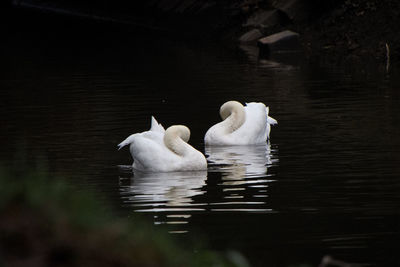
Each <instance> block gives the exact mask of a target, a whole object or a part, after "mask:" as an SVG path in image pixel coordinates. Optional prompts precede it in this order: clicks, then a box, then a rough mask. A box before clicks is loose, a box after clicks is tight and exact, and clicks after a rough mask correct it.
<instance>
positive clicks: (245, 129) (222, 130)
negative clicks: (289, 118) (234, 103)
mask: <svg viewBox="0 0 400 267" xmlns="http://www.w3.org/2000/svg"><path fill="white" fill-rule="evenodd" d="M244 111H245V121H244V122H243V124H242V125H241V126H240V127H239V128H238V129H236V130H235V131H233V132H229V131H228V130H227V128H226V123H225V121H222V122H220V123H217V124H216V125H214V126H212V127H211V128H210V129H209V130H208V131H207V133H206V135H205V138H204V141H205V143H206V144H207V145H253V144H262V143H265V142H266V141H267V140H268V138H269V132H270V125H269V123H268V120H269V118H270V117H268V107H266V106H265V105H264V104H263V103H256V102H251V103H248V104H246V106H245V107H244ZM270 119H271V121H275V120H274V119H272V118H270ZM275 122H276V121H275Z"/></svg>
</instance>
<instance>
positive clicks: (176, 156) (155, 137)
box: [118, 117, 207, 172]
mask: <svg viewBox="0 0 400 267" xmlns="http://www.w3.org/2000/svg"><path fill="white" fill-rule="evenodd" d="M189 137H190V130H189V128H187V127H186V126H184V125H173V126H171V127H169V128H168V129H167V130H164V127H162V125H161V124H158V122H157V121H156V119H155V118H154V117H152V118H151V128H150V130H149V131H145V132H142V133H136V134H132V135H131V136H129V137H128V138H126V139H125V140H124V141H123V142H121V143H120V144H119V145H118V147H119V149H121V148H123V147H124V146H127V145H130V152H131V155H132V158H133V165H132V167H133V169H136V170H139V171H143V172H173V171H198V170H206V169H207V161H206V158H205V157H204V155H203V154H202V153H201V152H200V151H198V150H196V149H195V148H193V147H192V146H191V145H189V144H188V143H187V141H188V140H189Z"/></svg>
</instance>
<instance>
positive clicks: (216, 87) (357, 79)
mask: <svg viewBox="0 0 400 267" xmlns="http://www.w3.org/2000/svg"><path fill="white" fill-rule="evenodd" d="M127 35H129V36H127ZM243 49H244V50H242V49H232V48H227V47H226V46H224V45H222V44H218V43H213V42H205V43H204V42H203V43H201V44H198V43H195V42H187V41H179V40H176V39H173V38H169V39H168V38H164V37H160V36H156V35H144V34H143V33H136V32H128V33H123V34H121V33H107V34H104V33H102V34H99V33H96V32H94V33H93V32H90V33H88V34H87V35H86V34H80V35H79V36H75V35H74V34H73V32H68V33H65V34H64V33H61V34H55V33H49V32H40V33H36V32H32V31H30V30H29V31H22V32H21V33H15V34H12V35H11V37H10V38H9V39H8V40H7V41H6V43H5V44H3V49H2V60H1V62H0V66H1V75H0V77H1V80H0V86H1V92H0V103H1V104H0V114H1V117H2V118H1V131H0V139H1V144H0V145H1V150H0V159H1V161H2V162H3V163H5V164H8V163H10V164H16V165H17V166H18V165H20V166H25V165H23V163H22V162H18V161H17V162H15V160H14V158H15V155H18V154H21V153H22V154H23V155H24V156H23V157H22V158H24V159H25V160H27V161H28V165H29V163H30V161H35V160H37V158H38V157H39V158H41V157H44V158H47V160H48V165H49V169H50V171H51V172H52V173H57V174H58V173H60V174H63V175H64V176H67V177H69V179H71V181H72V182H73V183H75V184H77V185H78V186H80V187H82V188H91V189H94V190H95V191H96V192H97V194H96V195H97V196H98V197H99V199H101V200H102V201H104V203H107V204H111V205H112V206H113V207H114V208H115V210H116V211H118V212H120V214H121V216H126V217H129V215H130V214H133V213H139V214H142V215H143V216H145V217H147V218H148V219H149V222H150V223H153V224H154V225H155V227H165V228H166V230H167V231H169V232H170V233H171V234H172V235H174V236H176V237H177V238H178V239H181V240H185V239H191V238H194V239H197V238H201V239H207V240H208V242H209V247H211V248H216V249H221V250H223V251H226V250H237V251H240V252H241V253H243V255H245V256H246V257H247V258H248V259H249V261H250V263H251V264H252V265H254V266H298V265H300V264H309V265H311V266H317V265H318V263H319V262H320V261H321V258H322V257H323V256H324V255H327V254H329V255H333V256H334V257H336V258H338V259H341V260H345V261H348V262H353V263H354V262H355V263H363V264H367V265H372V266H396V265H400V260H399V258H398V253H397V252H398V248H397V247H396V244H397V243H398V241H399V237H400V234H399V233H400V223H399V218H400V217H399V215H400V194H399V193H400V177H399V175H400V164H399V163H400V139H399V136H400V115H399V114H400V105H399V95H400V79H399V78H398V77H399V74H400V72H399V71H398V70H397V69H396V68H392V69H391V70H390V72H389V73H386V72H385V67H384V66H380V65H372V66H371V65H367V64H347V65H340V64H339V67H338V66H337V65H330V64H329V63H327V62H323V61H320V60H318V61H317V60H309V59H306V58H302V57H298V56H299V55H289V56H288V55H286V56H285V58H286V59H285V60H283V61H282V62H283V63H282V62H281V63H277V62H276V61H257V60H255V59H256V58H255V57H254V55H252V53H253V52H252V49H251V48H243ZM290 57H295V58H294V59H292V60H289V61H288V60H287V58H290ZM232 99H235V100H238V101H241V102H251V101H260V102H264V103H266V104H267V105H268V106H269V107H270V115H271V116H272V117H274V118H275V119H277V120H278V121H279V124H278V125H277V126H276V127H273V128H272V132H271V143H270V144H269V145H265V146H253V147H241V148H236V147H227V148H207V149H205V148H204V144H203V136H204V133H205V132H206V130H207V129H208V128H209V127H210V126H211V125H212V124H214V123H216V122H218V121H219V120H220V119H219V115H218V109H219V106H220V105H221V104H222V103H224V102H225V101H227V100H232ZM151 115H154V116H155V117H156V118H157V120H158V121H159V122H160V123H162V124H163V125H164V126H170V125H172V124H185V125H187V126H188V127H189V128H190V129H191V132H192V136H191V140H190V143H191V144H192V145H193V146H194V147H196V148H198V149H199V150H201V151H203V152H205V153H206V154H207V155H209V168H208V171H207V172H196V173H174V174H151V175H140V174H136V175H133V174H132V172H131V171H130V170H129V168H128V167H129V165H130V164H131V163H132V160H131V157H130V154H129V151H128V149H123V150H121V151H117V149H116V145H117V144H118V143H119V142H120V141H122V140H123V139H124V138H126V137H127V136H128V135H130V134H131V133H134V132H141V131H144V130H147V129H148V128H149V127H150V116H151ZM21 151H22V152H21Z"/></svg>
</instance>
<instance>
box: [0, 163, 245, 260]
mask: <svg viewBox="0 0 400 267" xmlns="http://www.w3.org/2000/svg"><path fill="white" fill-rule="evenodd" d="M229 258H231V257H229V255H227V256H225V255H222V254H220V253H218V252H214V251H209V250H200V251H199V250H197V251H196V252H193V249H191V248H188V247H186V248H182V247H181V246H179V244H177V242H176V241H175V240H173V239H172V238H171V236H169V235H167V234H166V233H165V232H162V231H161V230H155V229H154V227H151V225H148V224H146V223H145V222H144V221H142V220H139V219H138V218H136V217H133V218H132V217H131V218H129V220H128V219H124V218H120V217H118V216H115V215H113V213H112V212H111V210H110V209H108V208H106V207H104V205H100V203H98V202H97V201H96V200H95V198H94V197H93V195H92V194H91V193H89V192H86V191H85V190H82V189H80V188H76V187H74V186H73V185H71V184H68V183H67V182H66V181H65V179H62V178H60V177H50V176H49V174H48V172H47V171H46V168H45V167H39V168H37V169H35V170H33V171H30V172H24V171H21V170H19V169H18V168H5V167H1V166H0V266H2V264H4V265H5V266H8V265H13V266H246V265H247V264H246V261H244V263H241V262H238V261H236V262H235V259H232V258H231V259H230V260H229Z"/></svg>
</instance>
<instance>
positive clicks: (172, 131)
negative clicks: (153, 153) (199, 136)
mask: <svg viewBox="0 0 400 267" xmlns="http://www.w3.org/2000/svg"><path fill="white" fill-rule="evenodd" d="M175 137H180V138H181V139H182V140H183V141H185V142H186V143H187V142H188V141H189V138H190V130H189V128H188V127H186V126H185V125H172V126H170V127H169V128H168V129H167V130H166V131H165V135H164V140H166V139H169V138H175Z"/></svg>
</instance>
